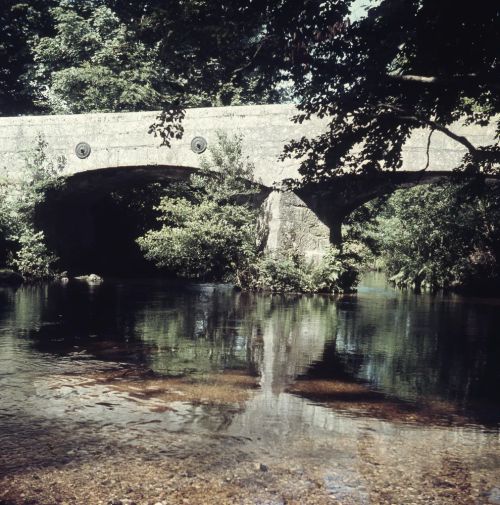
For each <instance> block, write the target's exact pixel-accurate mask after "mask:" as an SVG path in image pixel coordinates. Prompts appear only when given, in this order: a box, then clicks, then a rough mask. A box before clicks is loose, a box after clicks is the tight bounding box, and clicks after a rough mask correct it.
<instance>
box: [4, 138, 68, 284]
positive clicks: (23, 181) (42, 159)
mask: <svg viewBox="0 0 500 505" xmlns="http://www.w3.org/2000/svg"><path fill="white" fill-rule="evenodd" d="M64 166H65V160H64V159H63V158H58V159H57V160H52V159H51V158H50V157H49V155H48V154H47V144H46V142H45V140H44V139H43V138H42V137H39V138H38V141H37V145H36V146H35V148H34V149H33V150H32V151H31V152H30V153H29V154H28V155H27V157H26V161H25V166H24V171H23V172H22V173H21V174H20V176H19V179H18V180H17V181H16V182H12V181H11V182H9V183H3V184H1V185H0V233H1V237H0V246H2V248H3V250H2V251H0V257H2V258H3V259H4V261H6V263H7V265H8V266H11V267H13V268H14V269H15V270H16V271H18V272H19V273H20V274H22V276H23V277H24V278H25V279H33V280H35V279H49V278H52V277H53V276H54V275H55V271H54V265H55V263H56V262H57V257H56V256H55V255H54V254H53V253H52V252H51V251H50V250H49V249H48V248H47V245H46V243H45V236H44V232H43V231H42V230H40V229H38V228H37V226H36V223H35V213H36V208H37V206H38V205H40V204H41V203H42V202H43V201H44V200H45V197H46V195H47V192H49V191H51V190H54V189H56V188H57V187H58V186H60V185H62V184H63V182H62V179H61V176H60V175H61V172H62V170H63V169H64Z"/></svg>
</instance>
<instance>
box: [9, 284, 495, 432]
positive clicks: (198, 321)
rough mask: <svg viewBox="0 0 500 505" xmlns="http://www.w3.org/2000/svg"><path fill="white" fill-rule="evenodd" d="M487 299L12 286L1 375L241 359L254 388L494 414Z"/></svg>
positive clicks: (377, 287) (203, 369)
mask: <svg viewBox="0 0 500 505" xmlns="http://www.w3.org/2000/svg"><path fill="white" fill-rule="evenodd" d="M498 306H500V302H499V305H496V304H495V302H494V301H492V300H489V301H481V300H468V299H460V298H458V297H452V296H450V297H445V296H441V297H431V296H425V295H420V296H416V295H412V294H409V293H400V292H396V291H393V290H390V289H387V288H386V287H385V286H384V285H383V283H382V282H381V278H380V277H373V278H372V279H369V281H368V283H367V284H366V285H365V287H364V288H362V289H361V290H360V293H359V294H358V295H356V296H351V297H345V298H342V299H339V300H334V299H331V298H328V297H320V296H316V297H304V296H303V297H296V296H276V295H275V296H268V295H262V294H250V293H240V292H235V291H233V290H232V289H231V288H230V287H227V286H214V285H180V284H179V285H171V284H165V283H162V282H151V281H142V282H141V281H136V282H120V281H117V282H110V281H109V282H106V283H104V284H103V285H102V286H98V287H89V286H87V285H86V284H84V283H73V284H70V285H68V286H60V285H57V284H52V285H42V286H24V287H21V288H19V289H18V290H16V291H14V290H8V289H4V290H0V331H1V341H0V349H1V358H0V359H1V362H0V363H1V366H0V374H2V377H4V376H5V375H6V374H7V375H11V376H12V374H17V376H16V380H21V377H22V376H23V375H26V376H29V377H32V376H33V374H36V373H37V370H40V372H39V373H42V372H41V371H42V370H49V369H50V370H54V369H57V368H58V367H59V368H61V367H62V368H64V370H65V371H66V372H68V370H71V366H70V365H67V364H66V365H64V366H63V362H64V359H63V358H68V357H70V358H71V360H72V362H76V361H78V362H81V361H82V360H89V359H98V360H102V361H105V362H108V363H125V364H128V365H134V366H140V367H142V369H145V370H152V371H153V372H155V373H157V374H159V376H162V377H171V378H173V377H184V378H191V379H190V380H194V378H200V377H204V376H207V375H210V374H216V373H219V372H222V371H226V372H227V371H237V370H239V371H242V372H244V373H246V374H248V375H249V376H251V377H256V381H257V382H258V383H259V384H260V387H261V389H262V392H263V394H264V395H275V396H276V395H279V394H280V393H283V392H285V391H287V390H290V391H292V392H293V393H295V394H296V395H303V396H305V397H307V398H311V399H316V400H324V401H327V400H329V399H331V398H329V395H330V396H332V397H335V398H336V399H337V400H338V397H339V394H342V395H343V398H344V399H346V398H347V397H350V398H351V400H352V401H356V400H359V401H361V400H365V401H370V402H374V401H376V402H382V401H384V399H385V398H387V397H390V398H392V399H393V400H394V399H396V400H398V401H400V402H413V403H426V402H434V404H436V403H437V402H446V404H447V405H448V406H449V405H452V407H453V409H455V410H457V409H458V410H460V411H461V412H462V413H467V414H471V415H473V416H476V417H477V418H478V419H483V420H484V421H485V422H488V423H489V424H492V423H493V424H495V423H497V422H498V420H499V412H498V409H497V406H498V403H499V402H498V400H499V399H500V398H499V391H500V388H499V385H500V376H499V369H498V367H497V363H498V362H499V358H500V343H499V339H498V338H497V328H498V327H499V323H500V312H499V311H498ZM54 367H56V368H54ZM62 368H61V369H62ZM297 379H298V380H299V382H298V383H296V380H297ZM325 381H326V382H325ZM335 381H336V382H335ZM294 384H295V386H294ZM297 384H298V385H297ZM325 384H326V385H325ZM339 385H340V386H339ZM221 387H223V386H221ZM339 387H340V389H341V390H340V389H339ZM19 394H22V391H20V392H19ZM342 405H344V406H345V405H346V403H345V402H344V403H343V404H342ZM337 406H339V405H337ZM269 408H271V410H273V409H274V407H269ZM372 413H373V412H372Z"/></svg>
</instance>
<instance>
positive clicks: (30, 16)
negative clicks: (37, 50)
mask: <svg viewBox="0 0 500 505" xmlns="http://www.w3.org/2000/svg"><path fill="white" fill-rule="evenodd" d="M53 5H55V0H30V1H29V2H27V1H20V0H3V2H2V8H1V9H0V26H1V27H2V30H1V32H0V61H1V64H0V115H14V114H20V113H31V112H33V111H34V109H35V105H34V96H33V93H32V89H31V87H30V85H29V80H28V79H27V77H26V76H27V72H28V70H29V68H30V65H31V64H32V63H33V57H32V54H31V39H32V38H33V37H35V36H39V35H40V36H44V35H47V34H48V33H49V32H50V26H51V23H50V16H49V15H48V9H49V8H50V7H51V6H53Z"/></svg>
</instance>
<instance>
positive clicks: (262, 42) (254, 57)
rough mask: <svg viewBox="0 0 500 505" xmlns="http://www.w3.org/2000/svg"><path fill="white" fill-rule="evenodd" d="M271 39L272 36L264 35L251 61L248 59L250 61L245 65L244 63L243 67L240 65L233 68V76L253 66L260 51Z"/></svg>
mask: <svg viewBox="0 0 500 505" xmlns="http://www.w3.org/2000/svg"><path fill="white" fill-rule="evenodd" d="M269 39H270V37H269V36H268V37H264V38H263V39H262V40H261V42H260V44H259V45H258V46H257V49H256V50H255V52H254V54H253V56H252V57H251V58H250V61H248V63H245V65H243V66H242V67H239V68H237V69H236V70H233V77H236V76H237V75H238V74H240V73H241V72H243V71H244V70H246V69H247V68H249V67H251V66H252V64H253V63H254V61H255V59H256V58H257V56H258V55H259V53H260V52H261V51H262V49H263V48H264V45H265V43H266V42H267V41H268V40H269Z"/></svg>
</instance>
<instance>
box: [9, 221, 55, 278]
mask: <svg viewBox="0 0 500 505" xmlns="http://www.w3.org/2000/svg"><path fill="white" fill-rule="evenodd" d="M18 243H19V246H20V247H19V249H18V250H17V251H16V253H15V254H14V255H13V256H12V259H11V261H10V265H11V266H12V267H13V268H15V269H16V270H17V271H18V272H19V273H20V274H21V275H22V276H23V277H24V278H25V279H28V280H42V279H50V278H53V277H54V276H55V275H56V272H55V270H54V268H53V267H54V264H55V263H56V262H57V259H58V258H57V256H55V255H54V254H52V253H51V252H50V251H49V250H48V249H47V246H46V245H45V237H44V234H43V232H42V231H35V230H34V229H32V228H27V229H25V230H23V232H22V234H21V235H20V236H19V237H18Z"/></svg>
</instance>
